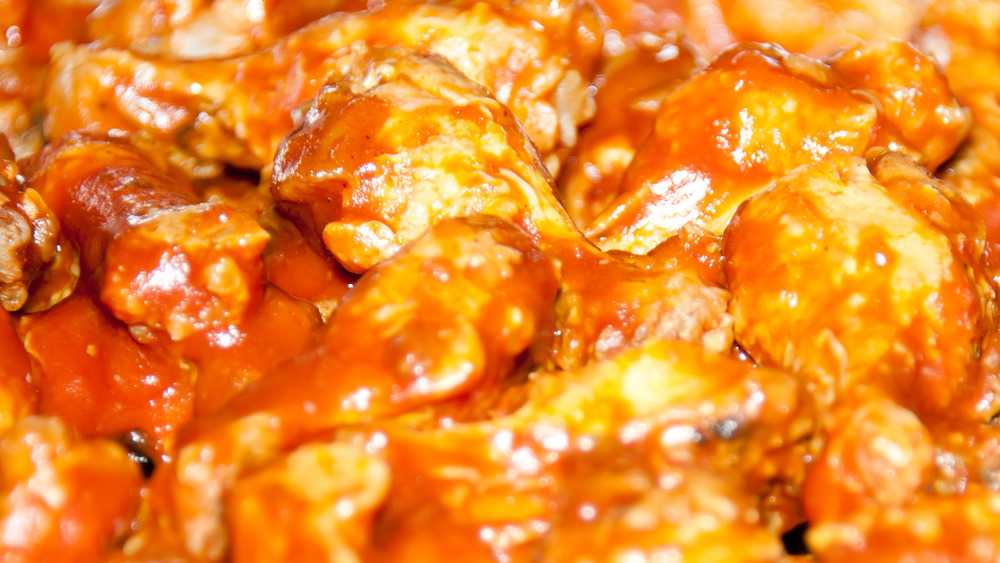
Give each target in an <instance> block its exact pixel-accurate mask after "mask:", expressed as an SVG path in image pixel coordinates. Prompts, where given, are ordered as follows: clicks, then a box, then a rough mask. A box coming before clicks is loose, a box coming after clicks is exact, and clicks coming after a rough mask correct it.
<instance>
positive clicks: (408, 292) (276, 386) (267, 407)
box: [176, 219, 557, 558]
mask: <svg viewBox="0 0 1000 563" xmlns="http://www.w3.org/2000/svg"><path fill="white" fill-rule="evenodd" d="M556 288H557V281H556V277H555V270H554V267H553V265H552V263H551V261H550V260H549V259H548V258H547V257H546V256H545V255H543V254H542V253H541V252H540V251H539V250H538V249H537V248H535V247H534V245H533V244H532V243H531V242H530V240H529V239H528V238H527V237H526V235H525V234H524V233H522V232H521V231H520V230H518V229H517V228H516V227H514V226H512V225H510V224H508V223H504V222H501V221H498V220H496V219H479V220H472V219H467V220H453V221H447V222H442V223H439V224H438V225H437V226H435V228H434V229H432V230H431V231H430V232H428V234H427V235H425V236H424V237H422V238H421V239H418V240H417V241H416V242H415V243H414V244H413V245H411V246H410V247H409V248H408V249H407V250H404V251H403V252H402V253H400V254H399V255H397V256H396V257H394V258H392V259H390V260H387V261H386V262H384V263H382V264H380V265H379V266H377V267H375V268H374V269H372V270H371V271H369V272H368V273H367V274H366V275H365V276H363V277H362V278H361V280H359V282H358V284H357V285H356V286H355V288H354V289H353V290H352V292H351V293H349V294H348V295H347V296H346V297H345V299H344V301H343V303H342V304H341V305H340V307H339V308H338V309H337V311H336V312H335V313H334V315H333V317H332V318H331V319H330V322H329V323H328V325H327V328H326V331H325V333H324V335H323V336H322V341H321V343H320V344H319V346H318V347H316V348H314V349H313V350H311V351H310V352H308V353H306V354H303V355H301V356H299V357H298V358H297V359H296V360H295V361H293V362H290V363H286V364H284V365H282V366H281V367H279V368H278V369H276V370H274V371H272V372H271V373H269V374H268V375H267V376H265V377H264V378H263V379H261V380H260V381H258V382H257V383H256V384H255V385H253V386H251V387H249V388H248V389H246V390H245V391H244V392H243V393H241V394H240V395H238V396H236V397H235V398H234V399H233V401H231V402H230V403H229V404H228V405H227V406H226V408H225V409H223V410H222V412H221V413H220V414H219V415H218V416H217V417H208V418H203V419H199V420H200V422H198V423H196V424H195V425H194V426H193V427H192V428H191V429H190V430H189V431H188V437H187V438H186V439H185V445H183V446H182V447H181V449H180V450H179V454H178V458H177V460H178V461H177V468H176V476H177V479H178V485H179V493H178V501H177V506H178V510H179V511H180V519H181V522H182V529H183V530H184V532H185V536H186V543H187V547H188V549H189V550H190V551H191V552H192V553H194V554H197V555H200V556H207V557H210V558H218V557H220V556H221V555H222V550H223V549H224V547H225V545H226V543H225V542H226V537H225V531H224V529H223V528H222V527H221V525H222V523H221V522H220V521H219V518H220V516H221V513H220V511H221V506H220V504H219V503H220V502H221V499H220V497H219V495H221V494H222V493H223V492H224V490H223V489H222V488H221V487H222V486H224V485H229V484H231V483H232V480H233V479H234V478H235V477H236V476H237V475H238V474H239V472H240V471H241V470H242V469H243V468H245V467H247V466H252V465H255V464H257V463H259V462H262V461H265V460H267V459H271V458H273V457H274V456H275V455H276V454H277V453H278V452H279V451H281V450H284V449H287V448H289V447H291V446H293V445H295V444H297V443H300V442H301V441H302V440H303V439H305V438H306V437H307V436H309V435H311V434H315V433H317V432H321V431H324V430H329V429H332V428H336V427H338V426H341V425H346V424H351V423H358V422H363V421H366V420H372V419H377V418H382V417H386V416H393V415H396V414H399V413H401V412H405V411H407V410H411V409H414V408H417V407H419V406H422V405H425V404H432V403H434V402H435V401H440V400H442V399H445V398H448V397H454V396H459V395H463V394H465V395H467V394H487V395H489V394H491V393H495V392H496V389H497V387H498V386H499V385H500V384H501V382H502V381H503V379H504V378H506V377H507V376H508V375H509V374H510V372H511V371H512V370H513V368H514V367H515V366H516V365H517V364H518V363H519V360H521V359H523V357H524V354H525V353H526V351H528V349H529V348H530V347H531V346H532V344H533V343H534V342H535V340H536V338H538V336H537V335H538V334H542V335H544V330H543V329H544V327H546V326H550V325H551V320H550V319H551V316H552V302H553V301H554V299H555V291H556ZM272 423H275V424H272ZM251 434H254V435H256V438H254V439H253V440H252V441H249V442H248V441H246V440H244V439H243V438H242V436H250V435H251ZM206 452H212V453H206ZM203 454H204V455H203ZM206 486H208V487H209V488H208V489H206ZM209 490H213V491H215V492H217V493H218V494H215V493H209V492H208V491H209Z"/></svg>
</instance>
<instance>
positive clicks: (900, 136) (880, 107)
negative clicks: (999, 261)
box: [587, 42, 968, 253]
mask: <svg viewBox="0 0 1000 563" xmlns="http://www.w3.org/2000/svg"><path fill="white" fill-rule="evenodd" d="M883 57H889V58H888V60H891V61H893V62H892V64H894V65H895V64H898V65H900V66H901V67H902V68H903V69H904V70H905V71H906V73H905V74H903V75H902V76H900V77H898V76H897V74H896V73H888V72H884V71H883V68H884V67H883V64H882V63H881V62H880V61H882V60H883ZM897 99H898V101H893V100H897ZM924 116H926V117H924ZM924 119H928V120H931V122H933V123H935V126H934V127H933V129H931V128H929V127H928V128H927V129H924V130H921V129H920V128H919V127H908V126H905V124H906V123H910V122H914V123H925V122H924V121H923V120H924ZM967 127H968V115H967V113H965V112H964V111H963V110H962V109H961V108H960V107H959V106H958V103H957V101H956V100H955V99H954V98H953V97H952V95H951V93H950V91H949V90H948V89H947V86H946V84H945V83H944V81H943V77H942V76H941V75H940V74H939V73H938V72H937V70H936V69H935V68H934V66H933V63H932V62H931V61H930V60H928V59H927V58H926V56H924V55H922V54H920V53H919V52H918V51H917V50H915V49H913V48H912V47H908V46H906V45H905V44H902V43H899V42H887V43H878V42H874V43H868V44H865V45H864V46H862V47H859V48H858V49H855V50H851V51H847V52H845V53H843V54H842V55H840V56H839V57H837V58H834V59H832V60H830V61H829V64H827V63H824V62H821V61H818V60H814V59H809V58H805V57H802V56H799V55H789V54H788V53H786V52H784V51H782V50H780V49H777V48H775V47H772V46H767V45H758V44H743V45H738V46H735V47H733V48H731V49H729V50H727V51H726V52H725V53H723V54H722V55H720V57H719V58H718V59H716V60H715V61H714V62H713V63H712V64H711V65H710V66H709V67H708V68H707V69H706V70H705V72H703V73H701V74H698V75H696V76H694V77H692V78H691V79H690V80H689V81H688V82H687V83H685V84H684V85H681V86H679V87H678V88H677V89H676V90H674V91H673V93H671V95H670V96H668V97H667V98H666V99H665V100H664V102H663V104H662V106H661V110H660V112H659V114H658V115H657V119H656V124H655V125H654V129H653V134H652V135H651V136H650V137H649V138H648V139H647V140H646V142H645V143H644V144H643V146H642V147H640V148H639V150H638V152H637V153H636V155H635V158H634V159H633V161H632V164H631V166H630V167H629V169H628V170H627V171H626V173H625V177H624V180H623V185H622V188H621V193H620V195H618V197H616V198H615V199H614V200H613V201H612V202H611V203H610V204H609V205H608V207H607V208H606V209H605V210H604V212H603V213H602V214H601V215H600V216H599V217H598V218H596V219H595V220H594V222H593V223H592V224H591V225H590V226H589V227H588V228H587V234H588V236H589V237H590V238H592V239H593V240H594V241H596V242H597V244H598V245H599V246H600V247H601V248H604V249H621V250H628V251H630V252H636V253H646V252H648V251H649V250H650V249H652V248H653V247H654V246H656V245H657V244H659V243H660V242H662V241H663V240H665V239H666V238H667V237H669V236H670V235H671V234H674V233H676V232H677V231H678V230H679V229H680V228H681V227H683V226H684V225H686V224H689V223H693V224H694V225H696V226H699V227H704V228H706V229H708V230H710V231H712V232H717V233H718V232H722V230H723V229H724V228H725V226H726V223H727V222H728V221H729V218H730V217H732V214H733V212H734V211H735V210H736V207H737V206H738V205H739V204H740V203H741V202H742V201H744V200H745V199H747V198H748V197H750V196H751V195H753V194H755V193H758V192H760V191H761V190H762V189H764V188H765V187H766V186H767V185H768V184H769V183H770V182H773V181H774V180H776V179H778V178H780V177H781V176H782V175H784V174H785V173H786V172H788V171H790V170H792V169H793V168H794V167H796V166H798V165H801V164H807V163H810V162H815V161H817V160H819V159H821V158H822V157H823V156H825V155H826V154H828V153H829V152H830V151H833V150H840V151H847V152H851V153H854V154H857V155H861V154H863V153H864V151H866V150H867V149H869V148H871V147H873V146H885V147H889V148H892V149H894V150H900V151H903V152H908V153H910V154H913V155H914V156H916V157H917V158H918V159H919V160H920V161H921V162H922V163H924V164H926V165H927V166H929V167H931V168H933V167H936V166H937V165H939V164H940V163H941V162H942V161H943V160H944V159H945V158H947V156H948V155H950V154H951V153H952V152H953V151H954V149H955V148H956V147H957V145H958V143H959V142H960V141H961V139H962V137H963V136H964V134H965V132H966V130H967Z"/></svg>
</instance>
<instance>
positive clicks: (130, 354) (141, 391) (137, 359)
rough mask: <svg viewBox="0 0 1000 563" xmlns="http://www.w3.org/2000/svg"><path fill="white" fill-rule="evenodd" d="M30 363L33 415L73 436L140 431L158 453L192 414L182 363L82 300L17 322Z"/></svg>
mask: <svg viewBox="0 0 1000 563" xmlns="http://www.w3.org/2000/svg"><path fill="white" fill-rule="evenodd" d="M21 323H22V331H23V333H24V343H25V347H26V348H27V350H28V353H29V354H31V356H32V358H33V359H34V360H35V362H37V364H38V373H37V377H35V378H33V386H34V388H35V389H36V390H37V391H36V392H37V393H38V412H39V413H41V414H45V415H51V416H58V417H59V418H60V419H61V420H63V421H64V422H65V424H66V425H67V426H69V427H70V428H71V429H72V430H73V431H74V432H75V433H77V434H79V435H82V436H85V437H107V436H116V435H119V434H123V433H126V432H128V431H130V430H132V429H140V430H142V431H143V432H145V433H146V434H148V435H149V436H151V437H152V438H153V439H154V440H155V443H156V444H155V445H156V450H157V452H158V453H161V454H162V453H166V452H169V451H171V450H172V448H173V444H174V436H175V434H176V433H177V430H178V429H179V428H180V426H181V425H182V424H183V423H185V422H187V421H188V420H190V419H191V417H192V416H193V411H194V408H193V394H194V391H193V389H192V385H193V382H194V376H195V372H194V370H193V369H192V366H191V365H190V364H189V363H186V362H184V361H183V360H182V359H181V358H179V357H178V356H177V355H175V354H173V353H171V352H170V351H169V350H166V349H164V348H163V347H162V346H150V345H145V344H140V343H138V342H136V341H135V340H134V339H133V338H132V337H131V335H130V334H129V332H128V331H127V330H126V329H125V327H124V326H122V325H120V324H119V323H117V321H116V320H115V319H113V318H110V317H109V315H108V314H107V313H106V312H105V311H104V310H103V308H102V307H101V306H100V305H99V304H97V303H95V302H94V301H93V300H92V299H91V298H90V297H89V296H87V295H85V294H79V293H78V294H76V295H74V296H73V297H71V298H70V299H68V300H66V301H64V302H62V303H60V304H59V305H57V306H55V307H53V308H52V309H49V310H48V311H46V312H44V313H39V314H35V315H31V316H28V317H25V318H23V319H22V320H21Z"/></svg>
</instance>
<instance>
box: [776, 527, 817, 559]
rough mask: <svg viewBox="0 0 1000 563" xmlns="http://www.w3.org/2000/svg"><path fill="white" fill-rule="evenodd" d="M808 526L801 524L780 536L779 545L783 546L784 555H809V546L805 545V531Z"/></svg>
mask: <svg viewBox="0 0 1000 563" xmlns="http://www.w3.org/2000/svg"><path fill="white" fill-rule="evenodd" d="M808 529H809V524H807V523H806V522H803V523H801V524H799V525H798V526H795V527H794V528H792V529H791V530H788V531H787V532H785V533H784V534H781V544H782V545H784V546H785V553H787V554H788V555H809V554H810V552H809V546H807V545H806V530H808Z"/></svg>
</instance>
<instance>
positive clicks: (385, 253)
mask: <svg viewBox="0 0 1000 563" xmlns="http://www.w3.org/2000/svg"><path fill="white" fill-rule="evenodd" d="M271 191H272V193H273V195H274V198H275V201H276V203H277V205H278V207H279V209H281V210H282V211H284V212H285V213H287V214H288V215H290V216H291V217H293V218H295V219H296V222H297V223H298V224H299V225H301V226H302V227H303V231H304V232H305V233H307V236H309V235H311V236H312V237H313V239H314V240H322V241H323V243H324V246H325V247H326V249H327V250H329V251H330V252H331V253H332V254H333V255H334V256H335V257H336V258H337V259H338V261H339V262H340V263H341V264H343V265H344V266H345V267H346V268H347V269H349V270H351V271H355V272H359V273H360V272H364V271H365V270H367V269H368V268H371V267H372V266H374V265H376V264H378V263H380V262H381V261H383V260H385V259H386V258H387V257H389V256H392V255H393V254H394V253H396V252H397V251H398V250H399V248H400V247H402V246H403V245H405V244H407V243H409V242H410V241H412V240H414V239H415V238H416V237H418V236H419V235H420V234H421V233H423V232H425V231H426V230H427V229H429V228H430V227H431V226H433V225H434V224H435V223H437V222H438V221H441V220H444V219H446V218H450V217H462V216H467V215H469V214H472V213H485V214H489V215H492V216H497V217H501V218H504V219H506V220H510V221H513V222H515V223H516V224H518V225H519V226H520V227H521V228H522V229H524V230H525V231H526V232H528V233H529V234H530V235H531V237H532V239H533V240H534V242H535V243H536V244H538V245H540V247H541V248H542V249H543V250H544V251H545V252H546V253H548V254H549V255H550V256H551V257H553V258H554V259H557V260H558V261H559V262H560V264H561V274H562V285H563V291H561V292H560V297H559V300H560V301H559V304H558V305H557V315H558V318H557V321H558V333H559V335H558V338H557V340H556V342H554V344H553V353H552V358H551V361H552V363H554V364H556V365H560V366H562V367H573V366H577V365H581V364H582V363H584V362H585V361H587V360H588V359H590V358H595V357H596V358H600V357H607V356H609V355H612V354H614V353H615V352H617V351H618V350H620V349H622V348H624V347H626V346H629V345H633V344H636V343H638V342H639V341H641V340H642V339H644V338H654V337H657V336H659V337H664V338H675V339H684V340H691V341H700V342H704V343H705V344H706V345H707V346H709V347H711V348H712V349H714V350H724V349H728V347H729V344H730V333H729V331H730V325H729V319H728V318H727V317H726V315H725V312H724V310H725V307H726V294H725V292H724V291H722V290H721V289H719V288H717V287H710V286H708V285H707V284H705V283H703V282H702V281H701V280H700V279H698V277H697V276H696V275H695V274H694V273H693V272H691V271H689V270H688V269H686V268H682V267H677V268H673V267H664V266H663V264H662V263H660V261H658V260H648V261H644V262H642V263H641V264H640V263H633V262H629V261H627V260H625V259H623V258H619V257H615V256H610V255H607V254H604V253H602V252H600V251H599V250H598V249H597V248H595V247H594V246H593V245H592V244H590V243H589V242H588V241H586V240H585V238H584V237H583V236H582V234H581V233H580V232H579V231H578V230H577V229H576V227H575V226H574V225H573V223H572V221H571V220H570V218H569V217H568V216H567V215H566V212H565V210H564V209H563V208H562V207H561V206H560V205H559V202H558V200H557V199H556V196H555V194H554V191H553V187H552V183H551V180H550V177H549V175H548V174H547V173H546V170H545V168H544V167H543V166H542V164H541V161H540V159H539V157H538V154H537V152H536V151H535V150H534V148H533V147H532V146H531V143H530V141H529V140H528V139H527V137H526V135H525V134H524V131H523V130H522V129H521V128H520V127H519V126H518V124H517V122H516V120H515V119H514V118H513V117H512V116H511V114H510V113H509V112H508V111H507V109H506V108H505V107H504V106H503V105H501V104H500V103H499V102H498V101H497V100H496V99H494V98H493V97H491V96H489V95H488V94H487V93H486V92H485V91H484V90H483V89H482V88H481V87H479V86H477V85H476V84H475V83H473V82H472V81H470V80H469V79H467V78H465V77H464V76H463V75H462V74H461V73H459V72H458V71H457V70H456V69H455V68H454V67H452V66H451V65H449V64H448V63H447V61H445V60H443V59H441V58H440V57H435V56H432V55H427V54H421V53H415V52H413V51H409V50H404V49H373V50H371V51H369V52H367V53H364V54H362V55H361V58H360V59H359V61H358V63H357V64H355V65H354V66H353V67H352V69H351V71H350V72H349V73H348V74H347V75H346V76H345V78H344V80H342V81H339V82H335V83H333V84H331V85H329V86H327V87H325V88H324V89H323V90H322V91H321V92H320V94H319V95H318V96H317V98H316V102H315V104H314V105H313V106H312V107H311V108H310V109H309V111H308V112H307V114H306V118H305V121H304V123H303V126H302V127H301V128H300V129H299V130H297V131H295V132H294V133H293V134H292V135H290V136H289V137H288V138H287V139H286V141H285V142H284V143H283V144H282V146H281V148H280V149H279V151H278V154H277V157H276V158H275V163H274V170H273V174H272V176H271Z"/></svg>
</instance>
